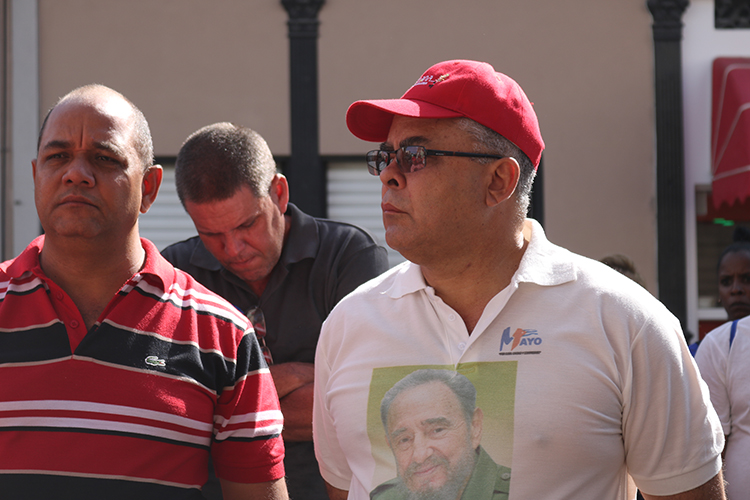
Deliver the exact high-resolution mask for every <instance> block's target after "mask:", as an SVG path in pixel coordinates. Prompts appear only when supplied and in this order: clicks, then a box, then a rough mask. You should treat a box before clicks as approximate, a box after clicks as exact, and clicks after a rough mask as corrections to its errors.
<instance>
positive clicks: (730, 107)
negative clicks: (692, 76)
mask: <svg viewBox="0 0 750 500" xmlns="http://www.w3.org/2000/svg"><path fill="white" fill-rule="evenodd" d="M712 93H713V104H712V112H711V115H712V116H711V175H712V178H713V187H712V189H713V203H714V207H715V208H718V207H719V206H720V205H721V204H722V203H723V202H726V203H728V204H729V205H733V204H734V203H735V201H738V200H739V201H740V202H742V201H744V200H745V199H746V198H750V57H719V58H716V59H714V64H713V91H712Z"/></svg>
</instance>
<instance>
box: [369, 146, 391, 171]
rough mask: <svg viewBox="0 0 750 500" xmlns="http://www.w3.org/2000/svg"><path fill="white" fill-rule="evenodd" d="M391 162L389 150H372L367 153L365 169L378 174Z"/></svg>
mask: <svg viewBox="0 0 750 500" xmlns="http://www.w3.org/2000/svg"><path fill="white" fill-rule="evenodd" d="M390 162H391V153H390V151H379V150H374V151H370V152H369V153H367V170H368V171H369V172H370V173H371V174H372V175H375V176H378V175H380V172H382V171H383V170H384V169H385V167H387V166H388V164H389V163H390Z"/></svg>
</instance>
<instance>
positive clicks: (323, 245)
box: [162, 203, 388, 500]
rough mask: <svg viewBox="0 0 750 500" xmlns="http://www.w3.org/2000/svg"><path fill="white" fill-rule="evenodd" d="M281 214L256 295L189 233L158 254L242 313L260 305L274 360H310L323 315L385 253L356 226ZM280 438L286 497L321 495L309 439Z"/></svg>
mask: <svg viewBox="0 0 750 500" xmlns="http://www.w3.org/2000/svg"><path fill="white" fill-rule="evenodd" d="M286 213H287V215H290V216H291V229H290V231H289V236H288V238H287V241H286V243H285V244H284V248H283V250H282V252H281V257H280V258H279V262H278V263H277V264H276V266H275V267H274V268H273V270H272V271H271V277H270V280H269V282H268V285H267V286H266V289H265V290H264V291H263V294H262V295H261V296H260V297H257V296H256V295H255V294H254V293H253V292H252V290H251V289H250V287H249V286H248V285H247V284H246V283H245V282H244V281H243V280H241V279H240V278H239V277H237V276H235V275H234V274H232V273H231V272H230V271H229V270H227V269H225V268H224V267H223V266H222V265H221V264H220V263H219V261H218V260H216V258H215V257H214V256H213V255H211V253H210V252H209V251H208V250H207V249H206V247H205V246H203V243H202V242H201V240H200V238H199V237H197V236H196V237H193V238H190V239H188V240H185V241H181V242H179V243H175V244H173V245H170V246H169V247H167V248H165V249H164V250H163V251H162V255H164V257H165V258H166V259H167V260H168V261H170V262H171V263H172V264H173V265H174V266H175V267H177V268H179V269H182V270H183V271H186V272H188V273H189V274H191V275H192V276H193V277H194V278H195V279H197V280H198V281H199V282H200V283H201V284H203V285H204V286H206V287H207V288H209V289H210V290H212V291H213V292H216V293H218V294H219V295H221V296H222V297H224V298H225V299H227V300H228V301H229V302H231V303H232V304H234V305H235V306H236V307H237V308H239V309H240V310H242V311H243V312H245V313H246V312H247V311H249V310H250V309H252V308H254V307H256V306H260V308H261V310H262V311H263V315H264V317H265V320H266V329H267V335H266V344H267V345H268V347H269V349H270V350H271V354H272V355H273V360H274V363H276V364H279V363H286V362H289V361H301V362H304V363H313V362H314V361H315V347H316V345H317V343H318V336H319V335H320V327H321V325H322V324H323V321H324V320H325V319H326V317H327V316H328V313H330V312H331V309H333V307H334V306H335V305H336V304H337V303H338V302H339V300H341V299H342V298H343V297H344V296H345V295H347V294H348V293H349V292H351V291H352V290H354V289H355V288H357V287H358V286H359V285H361V284H362V283H364V282H365V281H368V280H370V279H371V278H374V277H375V276H377V275H379V274H381V273H382V272H384V271H386V270H387V269H388V258H387V254H386V250H385V249H384V248H383V247H381V246H378V245H377V244H376V243H375V241H374V240H373V239H372V237H371V236H370V235H369V234H368V233H367V232H365V231H364V230H362V229H360V228H358V227H356V226H353V225H351V224H345V223H342V222H334V221H330V220H325V219H317V218H314V217H310V216H309V215H307V214H305V213H303V212H302V211H300V210H299V209H298V208H297V207H296V206H294V205H293V204H291V203H290V204H289V205H288V208H287V212H286ZM285 444H286V459H285V460H284V465H285V467H286V472H287V486H288V488H289V496H290V497H291V498H298V499H301V498H305V499H311V500H317V499H321V500H328V495H327V493H326V491H325V484H324V482H323V479H322V478H321V477H320V473H319V471H318V464H317V461H316V460H315V453H314V450H313V443H312V441H309V442H286V443H285ZM206 494H209V495H210V493H209V492H206Z"/></svg>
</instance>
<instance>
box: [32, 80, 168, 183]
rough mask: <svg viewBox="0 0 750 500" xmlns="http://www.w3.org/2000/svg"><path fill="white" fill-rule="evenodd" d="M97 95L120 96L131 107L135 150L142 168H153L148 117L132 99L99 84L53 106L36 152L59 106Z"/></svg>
mask: <svg viewBox="0 0 750 500" xmlns="http://www.w3.org/2000/svg"><path fill="white" fill-rule="evenodd" d="M96 93H108V94H112V95H115V96H119V97H120V98H122V100H124V101H125V102H126V103H128V105H130V107H131V108H132V110H133V119H134V128H135V135H134V140H135V144H133V146H135V150H136V152H137V153H138V159H139V160H140V161H141V166H142V167H143V169H144V170H146V169H147V168H149V167H150V166H152V165H153V164H154V142H153V140H152V138H151V129H150V128H149V126H148V121H146V116H145V115H144V114H143V112H142V111H141V110H140V109H138V106H136V105H135V104H133V102H132V101H131V100H130V99H128V98H127V97H125V96H124V95H122V94H121V93H119V92H117V91H116V90H113V89H111V88H109V87H107V86H105V85H100V84H98V83H92V84H89V85H84V86H82V87H78V88H75V89H73V90H71V91H70V92H68V93H67V94H65V95H64V96H62V97H61V98H60V99H59V100H58V101H57V102H56V103H55V105H54V106H52V107H51V108H50V109H49V111H47V115H46V116H45V117H44V120H43V121H42V126H41V127H40V128H39V136H38V137H37V141H36V150H37V151H39V148H40V147H41V146H42V135H44V129H45V128H46V127H47V121H48V120H49V117H50V115H51V114H52V111H54V110H55V108H56V107H57V106H58V105H60V104H62V103H63V102H65V101H68V100H70V99H73V98H82V97H85V96H87V95H88V94H96Z"/></svg>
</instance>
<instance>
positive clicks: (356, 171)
mask: <svg viewBox="0 0 750 500" xmlns="http://www.w3.org/2000/svg"><path fill="white" fill-rule="evenodd" d="M380 186H381V184H380V180H379V179H378V178H377V177H374V176H372V175H370V174H369V173H368V172H367V167H366V166H365V163H364V160H362V161H357V162H331V163H329V164H328V217H329V218H330V219H333V220H338V221H342V222H348V223H350V224H354V225H357V226H359V227H361V228H363V229H366V230H367V231H368V232H369V233H370V234H371V235H372V236H373V237H374V238H375V240H376V241H377V242H378V243H379V244H381V245H383V246H384V247H386V249H387V250H388V262H389V264H390V265H391V266H394V265H396V264H398V263H400V262H403V261H404V258H403V257H402V256H401V254H400V253H398V252H397V251H395V250H393V249H392V248H389V247H388V245H386V243H385V229H384V228H383V217H382V212H381V210H380Z"/></svg>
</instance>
